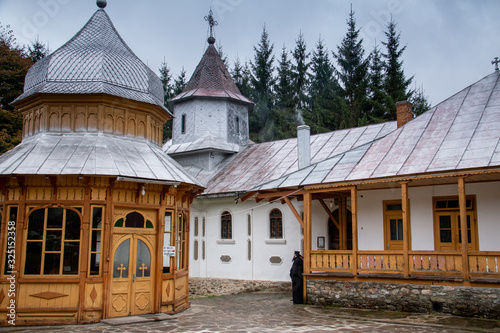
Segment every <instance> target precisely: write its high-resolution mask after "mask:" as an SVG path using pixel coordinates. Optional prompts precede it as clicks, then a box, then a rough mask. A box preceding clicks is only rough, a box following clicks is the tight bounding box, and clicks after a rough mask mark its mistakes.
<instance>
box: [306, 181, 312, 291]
mask: <svg viewBox="0 0 500 333" xmlns="http://www.w3.org/2000/svg"><path fill="white" fill-rule="evenodd" d="M311 232H312V194H311V193H310V192H307V191H306V192H305V193H304V274H309V273H311V249H312V247H311V246H312V242H311V237H312V234H311ZM305 300H307V277H304V301H305Z"/></svg>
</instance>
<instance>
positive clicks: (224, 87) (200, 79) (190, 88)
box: [170, 42, 253, 104]
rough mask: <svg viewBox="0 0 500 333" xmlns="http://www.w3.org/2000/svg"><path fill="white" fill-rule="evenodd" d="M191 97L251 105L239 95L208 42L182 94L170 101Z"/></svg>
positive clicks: (250, 102)
mask: <svg viewBox="0 0 500 333" xmlns="http://www.w3.org/2000/svg"><path fill="white" fill-rule="evenodd" d="M192 97H219V98H230V99H234V100H237V101H240V102H243V103H248V104H253V102H252V101H251V100H249V99H248V98H246V97H245V96H243V95H242V94H241V92H240V90H239V89H238V87H237V86H236V84H235V83H234V81H233V78H232V77H231V74H229V71H228V70H227V68H226V65H224V62H223V61H222V59H221V58H220V55H219V53H218V52H217V49H216V48H215V46H214V44H213V43H210V42H209V45H208V48H207V50H206V51H205V54H204V55H203V57H202V58H201V61H200V63H199V64H198V66H197V67H196V69H195V71H194V73H193V75H192V76H191V79H190V80H189V82H188V83H187V85H186V87H185V88H184V90H183V91H182V93H180V94H179V95H177V96H175V97H174V98H172V99H171V100H170V101H172V102H177V101H180V100H183V99H187V98H192Z"/></svg>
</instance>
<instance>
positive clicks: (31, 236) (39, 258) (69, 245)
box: [24, 207, 81, 275]
mask: <svg viewBox="0 0 500 333" xmlns="http://www.w3.org/2000/svg"><path fill="white" fill-rule="evenodd" d="M80 224H81V219H80V214H79V213H77V212H76V211H75V210H73V209H64V208H61V207H49V208H42V209H37V210H34V211H33V212H31V214H30V215H29V218H28V236H27V240H26V261H25V266H24V274H26V275H61V274H62V275H70V274H74V275H76V274H78V264H79V262H80Z"/></svg>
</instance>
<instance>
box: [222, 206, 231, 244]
mask: <svg viewBox="0 0 500 333" xmlns="http://www.w3.org/2000/svg"><path fill="white" fill-rule="evenodd" d="M220 238H221V239H233V215H232V214H231V212H230V211H228V210H225V211H223V212H222V214H221V215H220Z"/></svg>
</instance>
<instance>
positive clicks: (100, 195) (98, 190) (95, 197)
mask: <svg viewBox="0 0 500 333" xmlns="http://www.w3.org/2000/svg"><path fill="white" fill-rule="evenodd" d="M90 191H91V192H90V193H91V194H90V195H91V200H92V201H104V200H106V191H107V189H106V188H102V187H93V188H92V189H91V190H90Z"/></svg>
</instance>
